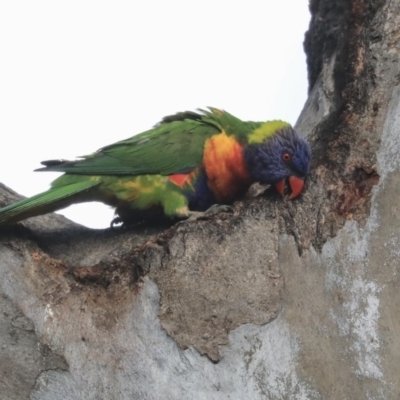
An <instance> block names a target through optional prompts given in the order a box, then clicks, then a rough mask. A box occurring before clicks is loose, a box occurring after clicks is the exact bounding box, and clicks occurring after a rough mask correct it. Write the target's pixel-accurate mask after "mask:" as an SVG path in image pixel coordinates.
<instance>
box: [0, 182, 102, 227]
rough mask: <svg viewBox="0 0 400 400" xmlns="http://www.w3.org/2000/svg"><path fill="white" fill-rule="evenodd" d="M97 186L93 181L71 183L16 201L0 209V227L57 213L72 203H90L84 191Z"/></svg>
mask: <svg viewBox="0 0 400 400" xmlns="http://www.w3.org/2000/svg"><path fill="white" fill-rule="evenodd" d="M97 185H98V182H94V181H85V182H78V183H73V184H70V185H66V186H62V187H56V188H51V189H49V190H48V191H46V192H43V193H39V194H37V195H35V196H33V197H29V198H28V199H24V200H21V201H18V202H17V203H14V204H11V205H9V206H7V207H4V208H2V209H0V225H4V224H9V223H13V222H18V221H21V220H23V219H25V218H30V217H35V216H37V215H42V214H46V213H49V212H53V211H57V210H60V209H61V208H65V207H68V206H69V205H71V204H72V203H79V202H82V201H90V198H89V197H88V196H87V195H86V196H85V191H87V190H88V189H90V188H92V187H94V186H97ZM79 194H81V196H79ZM77 197H78V198H77Z"/></svg>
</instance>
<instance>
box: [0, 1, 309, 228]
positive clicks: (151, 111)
mask: <svg viewBox="0 0 400 400" xmlns="http://www.w3.org/2000/svg"><path fill="white" fill-rule="evenodd" d="M309 18H310V16H309V12H308V0H281V1H279V2H278V1H266V0H246V1H232V0H231V1H227V0H202V1H200V2H190V1H188V0H186V1H183V0H181V1H178V0H168V1H162V0H154V1H140V2H139V1H100V0H96V1H85V0H79V1H76V0H69V1H64V2H61V1H54V0H50V1H41V0H35V1H32V0H30V1H2V2H0V57H1V61H0V135H1V142H0V143H1V147H0V171H1V172H0V181H1V182H3V183H4V184H6V185H7V186H9V187H11V188H12V189H14V190H16V191H17V192H19V193H21V194H23V195H25V196H31V195H33V194H36V193H38V192H41V191H44V190H46V189H48V187H49V184H50V182H51V181H52V180H53V179H55V178H56V177H57V176H58V174H56V173H43V172H32V171H33V169H35V168H38V167H40V161H42V160H48V159H57V158H66V159H74V158H75V157H76V156H80V155H85V154H90V153H92V152H94V151H95V150H97V149H98V148H100V147H102V146H104V145H107V144H110V143H113V142H115V141H118V140H121V139H125V138H127V137H129V136H132V135H134V134H136V133H139V132H142V131H144V130H147V129H148V128H150V127H151V126H153V125H154V124H155V123H157V122H158V121H159V120H160V119H161V118H162V117H163V116H165V115H169V114H172V113H175V112H177V111H184V110H193V109H196V108H199V107H200V108H204V107H206V106H214V107H218V108H222V109H225V110H227V111H229V112H231V113H232V114H234V115H236V116H238V117H239V118H242V119H245V120H268V119H284V120H287V121H289V122H291V123H295V122H296V119H297V117H298V115H299V113H300V111H301V109H302V107H303V104H304V102H305V100H306V95H307V78H306V65H305V56H304V54H303V45H302V43H303V40H304V32H305V31H306V30H307V28H308V24H309ZM62 213H63V214H64V215H66V216H67V217H68V218H70V219H72V220H75V221H77V222H79V223H82V224H84V225H87V226H91V227H96V228H100V227H107V226H109V223H110V221H111V219H112V217H113V210H111V209H110V208H109V207H107V206H104V205H102V204H100V203H90V204H82V205H77V206H73V207H70V208H69V209H67V210H63V211H62Z"/></svg>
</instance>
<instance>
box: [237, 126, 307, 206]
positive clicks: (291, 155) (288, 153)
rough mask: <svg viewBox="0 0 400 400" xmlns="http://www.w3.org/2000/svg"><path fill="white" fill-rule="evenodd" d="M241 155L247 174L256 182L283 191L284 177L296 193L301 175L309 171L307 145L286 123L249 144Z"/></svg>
mask: <svg viewBox="0 0 400 400" xmlns="http://www.w3.org/2000/svg"><path fill="white" fill-rule="evenodd" d="M244 158H245V160H246V165H247V168H248V171H249V173H250V175H251V177H252V178H253V179H254V181H256V182H260V183H264V184H265V183H266V184H274V185H275V187H276V188H277V190H278V191H279V193H280V194H281V195H283V194H284V190H285V183H286V180H287V179H288V180H289V185H290V187H291V190H292V193H291V196H290V198H294V197H297V196H298V195H299V194H300V193H301V191H302V189H303V186H304V178H305V177H306V175H307V174H308V173H309V171H310V163H311V149H310V145H309V144H308V143H307V142H306V141H305V140H304V139H303V138H301V137H300V136H299V135H298V134H297V132H296V131H295V130H294V129H293V128H292V127H291V126H290V125H287V126H285V127H283V128H282V129H280V130H278V131H276V132H275V133H274V134H273V135H270V136H268V137H267V138H266V139H265V140H263V141H262V142H261V143H253V144H249V145H248V146H246V147H245V149H244Z"/></svg>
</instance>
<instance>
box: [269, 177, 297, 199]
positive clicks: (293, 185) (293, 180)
mask: <svg viewBox="0 0 400 400" xmlns="http://www.w3.org/2000/svg"><path fill="white" fill-rule="evenodd" d="M285 186H286V179H282V180H281V181H279V182H276V183H275V189H276V190H277V191H278V193H279V194H280V195H281V196H282V197H283V196H284V195H285ZM289 186H290V190H291V191H292V192H291V193H290V195H289V199H294V198H296V197H297V196H298V195H299V194H300V193H301V192H302V191H303V188H304V179H301V178H298V177H297V176H289Z"/></svg>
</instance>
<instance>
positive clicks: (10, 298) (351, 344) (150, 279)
mask: <svg viewBox="0 0 400 400" xmlns="http://www.w3.org/2000/svg"><path fill="white" fill-rule="evenodd" d="M310 8H311V11H312V21H311V25H310V30H309V31H308V33H307V35H306V40H305V49H306V52H307V56H308V64H309V82H310V96H309V99H308V101H307V103H306V105H305V108H304V110H303V112H302V114H301V116H300V118H299V122H298V126H297V128H298V130H299V131H300V132H302V133H303V134H304V135H308V137H309V139H310V140H311V142H312V144H313V149H314V155H315V156H314V165H313V172H312V175H311V176H310V178H309V179H308V183H307V190H306V191H305V193H304V195H303V196H302V197H301V198H300V199H299V200H296V201H292V202H290V201H281V200H280V199H278V198H277V197H275V196H269V197H258V198H256V199H251V200H246V201H244V202H238V203H237V204H236V205H235V209H234V213H233V214H220V215H217V216H215V217H212V218H211V219H209V220H204V221H198V222H190V223H186V224H179V225H176V226H172V227H165V226H164V227H155V226H142V227H140V228H137V229H135V230H129V231H121V230H105V231H93V230H89V229H85V228H83V227H80V226H77V225H75V224H73V223H71V222H69V221H67V220H65V219H64V218H62V217H59V216H57V215H49V216H45V217H39V218H35V219H32V220H30V221H27V222H26V223H24V224H23V225H19V226H16V227H14V228H12V229H3V230H2V231H1V232H0V277H1V279H0V282H1V297H0V309H1V315H0V319H1V324H0V398H4V399H27V398H31V399H41V400H42V399H52V400H53V399H63V400H64V399H74V400H75V399H207V400H208V399H216V400H217V399H218V400H222V399H265V398H269V399H364V398H367V399H378V398H381V399H397V398H399V397H400V381H399V379H398V376H399V374H400V367H399V365H400V362H399V361H400V339H399V334H398V333H399V329H400V318H399V314H398V310H399V306H400V295H399V291H398V286H399V276H400V270H399V269H400V251H399V249H400V206H399V201H398V198H399V195H400V189H399V188H400V157H399V154H400V135H399V131H400V117H399V116H400V73H399V67H400V60H399V49H400V0H392V1H390V0H386V1H385V0H379V1H378V0H376V1H374V0H312V1H311V3H310ZM16 198H17V195H16V194H15V193H13V192H12V191H11V190H9V189H7V188H5V187H0V205H4V204H6V203H10V202H12V201H14V200H15V199H16Z"/></svg>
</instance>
